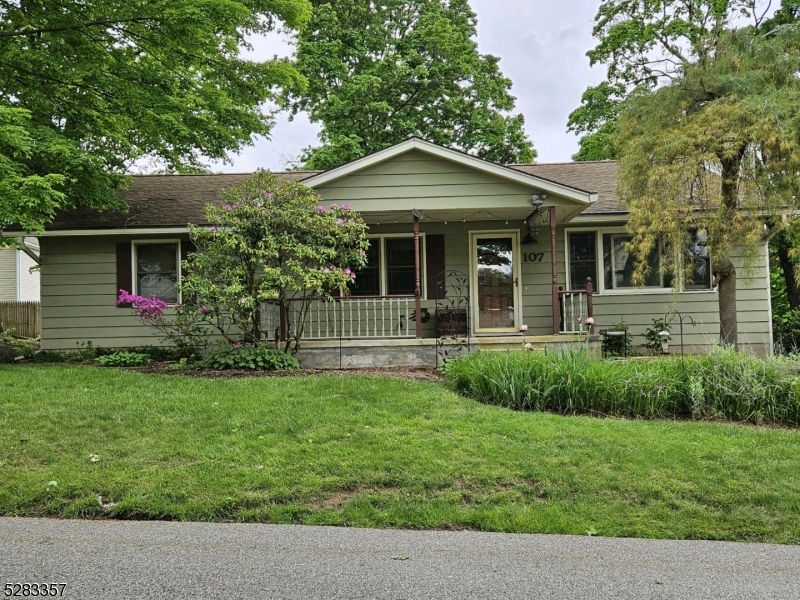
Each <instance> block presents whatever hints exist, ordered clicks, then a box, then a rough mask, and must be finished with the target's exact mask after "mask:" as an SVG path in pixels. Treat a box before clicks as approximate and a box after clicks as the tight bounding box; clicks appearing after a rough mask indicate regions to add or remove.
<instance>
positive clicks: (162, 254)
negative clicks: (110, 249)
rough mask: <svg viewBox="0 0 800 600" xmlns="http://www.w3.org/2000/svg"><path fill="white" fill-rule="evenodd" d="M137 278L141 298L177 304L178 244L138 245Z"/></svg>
mask: <svg viewBox="0 0 800 600" xmlns="http://www.w3.org/2000/svg"><path fill="white" fill-rule="evenodd" d="M136 277H137V283H138V287H137V292H138V294H139V295H140V296H144V297H145V298H152V297H153V296H155V297H156V298H158V299H159V300H162V301H164V302H166V303H167V304H177V302H178V290H176V289H175V284H176V283H177V282H178V244H137V246H136Z"/></svg>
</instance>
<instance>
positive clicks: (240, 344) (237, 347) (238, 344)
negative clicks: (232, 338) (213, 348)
mask: <svg viewBox="0 0 800 600" xmlns="http://www.w3.org/2000/svg"><path fill="white" fill-rule="evenodd" d="M242 346H243V344H242V343H241V342H236V343H235V344H234V345H233V349H234V350H238V349H239V348H241V347H242Z"/></svg>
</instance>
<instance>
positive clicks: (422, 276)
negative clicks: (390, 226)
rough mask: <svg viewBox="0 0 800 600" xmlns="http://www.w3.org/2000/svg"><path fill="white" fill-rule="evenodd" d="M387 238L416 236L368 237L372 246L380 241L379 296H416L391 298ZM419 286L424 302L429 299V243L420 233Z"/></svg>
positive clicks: (378, 234)
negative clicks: (387, 266) (387, 264)
mask: <svg viewBox="0 0 800 600" xmlns="http://www.w3.org/2000/svg"><path fill="white" fill-rule="evenodd" d="M387 238H411V239H412V240H413V239H414V234H413V233H412V234H408V233H376V234H371V235H368V236H367V239H368V240H369V243H370V244H372V243H373V240H379V245H380V248H379V249H378V256H379V259H378V260H379V262H380V268H379V271H380V272H379V278H380V282H379V285H380V290H379V294H378V295H379V296H382V297H386V298H407V297H408V296H413V295H414V294H409V295H405V294H394V295H392V296H389V295H388V294H387V293H386V291H387V290H388V289H389V272H388V271H387V270H386V239H387ZM419 262H420V265H419V285H420V287H421V288H422V296H421V299H422V300H427V299H428V286H427V281H428V280H427V279H426V277H427V274H428V271H427V268H426V267H427V262H428V261H427V243H426V240H425V234H424V233H422V232H420V234H419ZM353 298H358V296H355V295H353Z"/></svg>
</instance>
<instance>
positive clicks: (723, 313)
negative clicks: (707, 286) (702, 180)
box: [711, 145, 747, 350]
mask: <svg viewBox="0 0 800 600" xmlns="http://www.w3.org/2000/svg"><path fill="white" fill-rule="evenodd" d="M746 149H747V146H746V145H742V146H740V147H739V149H738V152H737V153H736V154H730V153H726V152H721V153H720V155H719V156H720V163H721V165H722V189H721V191H722V204H723V207H724V208H725V209H726V210H727V211H731V212H732V211H735V210H737V208H738V200H739V185H738V182H739V168H740V166H741V163H742V158H743V157H744V154H745V151H746ZM711 260H712V261H714V256H713V252H712V256H711ZM713 273H714V285H715V286H719V287H718V292H719V343H720V344H722V345H723V346H733V348H734V349H736V350H738V348H739V332H738V323H737V317H738V315H737V308H736V267H734V266H733V263H732V262H731V260H730V258H728V257H727V256H725V257H721V258H720V259H719V260H718V261H714V265H713Z"/></svg>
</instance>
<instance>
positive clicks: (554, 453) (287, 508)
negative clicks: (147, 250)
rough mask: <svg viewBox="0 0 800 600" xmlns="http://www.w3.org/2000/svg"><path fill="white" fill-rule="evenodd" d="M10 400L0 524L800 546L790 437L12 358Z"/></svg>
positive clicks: (429, 390)
mask: <svg viewBox="0 0 800 600" xmlns="http://www.w3.org/2000/svg"><path fill="white" fill-rule="evenodd" d="M0 390H1V391H0V514H3V515H27V516H60V517H92V516H100V515H101V514H102V516H105V517H115V518H142V519H180V520H201V521H211V520H226V521H227V520H231V521H260V522H271V523H306V524H317V525H320V524H323V525H349V526H364V527H405V528H473V529H480V530H489V531H509V532H543V533H570V534H579V535H585V534H586V533H587V532H588V531H590V530H594V531H596V532H597V534H598V535H604V536H635V537H658V538H679V539H682V538H688V539H724V540H751V541H756V540H757V541H769V542H779V543H798V542H800V519H798V515H800V477H798V473H800V432H798V431H797V430H792V429H784V428H776V429H767V428H759V427H754V426H742V425H732V424H727V423H703V422H688V421H685V422H671V421H625V420H617V419H596V418H590V417H564V416H558V415H554V414H548V413H525V412H514V411H510V410H508V409H505V408H501V407H497V406H489V405H483V404H479V403H478V402H475V401H473V400H470V399H466V398H462V397H460V396H458V395H456V394H454V393H452V392H450V391H448V390H446V389H445V388H444V387H443V386H440V385H437V384H431V383H419V382H407V381H402V380H396V379H383V378H377V377H363V376H354V377H326V376H322V377H307V378H299V377H280V378H253V379H226V380H207V379H200V378H189V377H179V376H164V375H161V376H159V375H143V374H138V373H131V372H124V371H117V370H111V369H101V368H92V367H68V366H22V365H14V366H5V367H0ZM90 455H96V456H97V457H98V460H97V461H96V462H92V460H91V459H90ZM50 482H56V485H53V484H52V483H50ZM48 484H50V485H48ZM98 495H99V496H102V498H103V502H109V501H114V502H115V503H116V504H115V505H114V506H113V507H111V508H109V509H107V510H104V509H101V508H100V506H99V505H98V502H97V496H98Z"/></svg>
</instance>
